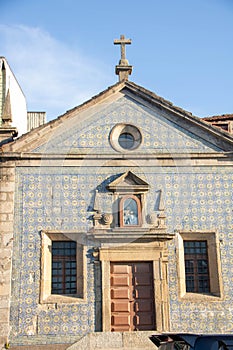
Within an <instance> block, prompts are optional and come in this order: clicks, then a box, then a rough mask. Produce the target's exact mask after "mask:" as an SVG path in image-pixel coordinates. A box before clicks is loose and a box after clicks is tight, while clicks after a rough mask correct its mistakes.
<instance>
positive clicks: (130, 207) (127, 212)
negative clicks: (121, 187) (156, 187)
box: [123, 198, 138, 225]
mask: <svg viewBox="0 0 233 350" xmlns="http://www.w3.org/2000/svg"><path fill="white" fill-rule="evenodd" d="M123 210H124V225H138V206H137V203H136V201H135V200H134V199H132V198H128V199H126V200H125V201H124V206H123Z"/></svg>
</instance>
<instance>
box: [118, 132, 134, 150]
mask: <svg viewBox="0 0 233 350" xmlns="http://www.w3.org/2000/svg"><path fill="white" fill-rule="evenodd" d="M118 142H119V145H120V146H121V147H122V148H124V149H131V148H133V146H134V142H135V140H134V136H133V135H132V134H130V133H128V132H123V133H122V134H120V136H119V139H118Z"/></svg>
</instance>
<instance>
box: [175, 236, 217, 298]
mask: <svg viewBox="0 0 233 350" xmlns="http://www.w3.org/2000/svg"><path fill="white" fill-rule="evenodd" d="M184 241H207V250H208V264H209V278H210V293H209V294H204V293H203V294H202V293H191V292H186V283H185V257H184V243H183V242H184ZM177 262H178V263H177V268H178V293H179V298H180V299H182V300H183V299H186V300H192V301H195V299H196V300H198V301H200V300H210V299H211V300H212V299H213V300H222V299H223V282H222V273H221V260H220V241H219V238H218V233H217V232H213V231H211V232H210V231H209V232H207V231H204V232H203V231H201V232H200V231H199V232H196V231H195V232H187V231H185V232H179V233H178V235H177Z"/></svg>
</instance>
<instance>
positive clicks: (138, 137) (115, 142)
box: [109, 123, 142, 152]
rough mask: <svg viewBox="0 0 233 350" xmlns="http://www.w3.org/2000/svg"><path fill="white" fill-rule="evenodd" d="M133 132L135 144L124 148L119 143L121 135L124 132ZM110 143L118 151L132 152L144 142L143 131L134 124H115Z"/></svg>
mask: <svg viewBox="0 0 233 350" xmlns="http://www.w3.org/2000/svg"><path fill="white" fill-rule="evenodd" d="M126 133H127V134H131V135H132V136H133V138H134V145H133V147H130V148H124V147H122V146H121V145H120V143H119V137H120V135H122V134H126ZM109 139H110V144H111V146H112V147H113V148H114V149H115V150H116V151H118V152H132V151H134V150H136V149H138V147H139V146H140V145H141V144H142V134H141V131H140V130H139V129H138V128H137V127H136V126H134V125H132V124H127V123H120V124H117V125H115V126H114V127H113V128H112V130H111V132H110V136H109Z"/></svg>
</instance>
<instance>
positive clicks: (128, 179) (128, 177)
mask: <svg viewBox="0 0 233 350" xmlns="http://www.w3.org/2000/svg"><path fill="white" fill-rule="evenodd" d="M107 189H108V190H109V191H111V192H124V193H142V192H147V191H148V190H149V185H148V183H147V182H145V181H144V180H142V179H141V178H140V177H138V176H137V175H135V174H133V173H132V172H131V171H127V172H125V173H124V174H122V175H120V176H119V177H118V178H117V179H115V180H114V181H112V182H111V183H110V184H108V186H107Z"/></svg>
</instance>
